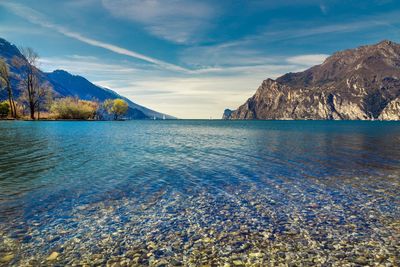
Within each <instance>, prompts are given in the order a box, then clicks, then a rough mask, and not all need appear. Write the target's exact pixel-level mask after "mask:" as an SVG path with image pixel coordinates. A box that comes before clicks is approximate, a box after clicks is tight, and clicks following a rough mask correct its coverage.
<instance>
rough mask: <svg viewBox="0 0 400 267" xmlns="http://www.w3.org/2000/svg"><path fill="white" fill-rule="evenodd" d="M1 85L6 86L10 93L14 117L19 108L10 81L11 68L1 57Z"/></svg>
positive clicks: (10, 106) (9, 98) (11, 109)
mask: <svg viewBox="0 0 400 267" xmlns="http://www.w3.org/2000/svg"><path fill="white" fill-rule="evenodd" d="M0 86H1V87H5V88H6V90H7V93H8V103H9V108H10V111H11V116H12V117H13V118H16V117H17V109H16V106H15V102H14V97H13V92H12V89H11V82H10V70H9V68H8V65H7V63H6V62H5V61H4V60H3V59H1V58H0Z"/></svg>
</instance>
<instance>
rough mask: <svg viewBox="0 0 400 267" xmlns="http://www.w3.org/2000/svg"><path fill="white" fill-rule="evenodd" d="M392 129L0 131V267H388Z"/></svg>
mask: <svg viewBox="0 0 400 267" xmlns="http://www.w3.org/2000/svg"><path fill="white" fill-rule="evenodd" d="M399 204H400V123H398V122H350V121H208V120H204V121H202V120H181V121H125V122H22V121H21V122H20V121H18V122H9V121H3V122H0V265H12V266H21V265H28V264H31V265H33V266H37V265H51V264H53V265H59V266H63V265H74V264H75V265H84V264H88V265H109V266H131V265H133V266H135V265H138V266H139V265H140V266H142V265H152V266H181V265H182V266H201V265H207V264H208V265H211V266H224V264H225V266H244V265H251V264H252V266H275V265H279V264H286V263H290V264H292V266H296V265H297V266H298V265H304V266H310V265H324V266H343V265H346V264H348V265H349V266H353V265H373V263H376V264H377V263H381V264H383V265H382V266H396V265H399V258H400V255H399V251H400V205H399Z"/></svg>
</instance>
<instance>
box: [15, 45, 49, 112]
mask: <svg viewBox="0 0 400 267" xmlns="http://www.w3.org/2000/svg"><path fill="white" fill-rule="evenodd" d="M20 51H21V54H22V55H23V56H24V57H23V58H21V57H14V58H13V65H14V66H15V67H17V68H19V70H20V73H21V74H20V78H21V83H20V89H21V90H22V94H21V100H22V102H25V103H26V104H27V105H28V107H29V112H30V117H31V119H32V120H34V119H35V111H38V119H40V108H41V103H43V101H45V100H46V99H47V97H46V96H47V95H48V94H50V92H51V91H52V88H51V86H50V84H48V83H42V82H41V81H40V78H39V75H40V73H39V69H38V68H37V64H38V59H39V56H38V54H37V53H36V52H35V51H33V50H32V49H31V48H21V49H20Z"/></svg>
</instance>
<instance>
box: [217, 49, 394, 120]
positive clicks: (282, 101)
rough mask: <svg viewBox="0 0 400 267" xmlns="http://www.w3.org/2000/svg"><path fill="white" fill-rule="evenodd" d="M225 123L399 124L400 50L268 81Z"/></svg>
mask: <svg viewBox="0 0 400 267" xmlns="http://www.w3.org/2000/svg"><path fill="white" fill-rule="evenodd" d="M224 118H225V119H282V120H285V119H316V120H373V119H382V120H400V45H399V44H396V43H394V42H391V41H382V42H380V43H378V44H375V45H367V46H361V47H359V48H356V49H351V50H345V51H341V52H337V53H335V54H334V55H332V56H331V57H329V58H327V59H326V60H325V61H324V63H322V64H321V65H317V66H314V67H312V68H310V69H308V70H306V71H303V72H299V73H288V74H285V75H283V76H281V77H279V78H278V79H276V80H272V79H267V80H265V81H264V82H263V83H262V84H261V86H260V87H259V88H258V90H257V91H256V93H255V95H254V96H253V97H251V98H249V99H248V100H247V101H246V103H244V104H243V105H242V106H240V107H239V108H238V109H237V110H234V111H230V110H225V112H224Z"/></svg>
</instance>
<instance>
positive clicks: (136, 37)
mask: <svg viewBox="0 0 400 267" xmlns="http://www.w3.org/2000/svg"><path fill="white" fill-rule="evenodd" d="M399 18H400V1H398V0H393V1H391V0H380V1H379V0H363V1H356V0H346V1H343V0H330V1H322V0H280V1H268V0H264V1H262V0H231V1H223V0H221V1H215V0H210V1H209V0H203V1H199V0H68V1H61V0H57V1H55V0H35V1H32V0H0V37H2V38H4V39H6V40H8V41H10V42H12V43H14V44H16V45H17V46H25V47H26V46H28V47H32V48H33V49H35V50H36V51H37V52H38V54H39V55H40V57H41V60H40V68H41V69H42V70H44V71H53V70H56V69H64V70H67V71H69V72H71V73H72V74H76V75H82V76H84V77H86V78H87V79H89V80H90V81H92V82H93V83H95V84H97V85H100V86H104V87H108V88H111V89H113V90H114V91H116V92H118V93H120V94H122V95H124V96H126V97H128V98H129V99H131V100H132V101H134V102H136V103H138V104H141V105H144V106H146V107H148V108H151V109H154V110H156V111H159V112H163V113H166V114H169V115H173V116H176V117H178V118H183V119H189V118H191V119H208V118H214V119H217V118H221V116H222V113H223V111H224V109H225V108H230V109H235V108H237V107H238V106H240V105H241V104H243V103H244V102H245V101H246V100H247V99H248V98H249V97H251V96H252V95H253V94H254V92H255V91H256V89H257V88H258V86H259V85H260V84H261V82H262V81H263V80H265V79H267V78H276V77H279V76H280V75H283V74H285V73H287V72H297V71H302V70H305V69H307V68H309V67H311V66H313V65H316V64H321V63H322V62H323V61H324V59H325V58H326V57H328V56H329V55H330V54H332V53H334V52H335V51H338V50H343V49H348V48H354V47H357V46H360V45H365V44H374V43H377V42H379V41H381V40H384V39H389V40H392V41H395V42H399V41H400V31H399V30H400V28H399V27H400V19H399Z"/></svg>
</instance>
